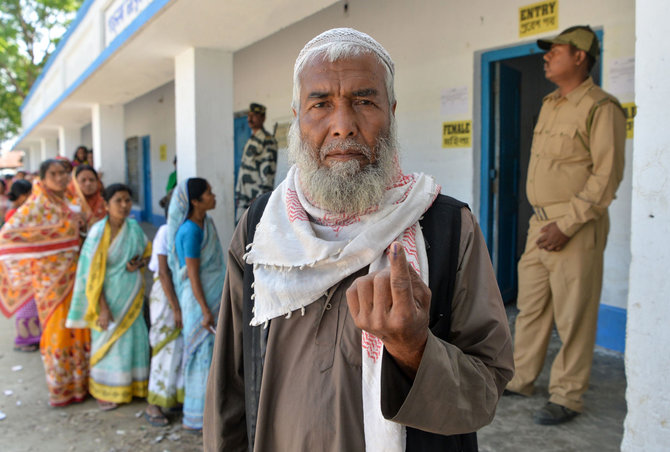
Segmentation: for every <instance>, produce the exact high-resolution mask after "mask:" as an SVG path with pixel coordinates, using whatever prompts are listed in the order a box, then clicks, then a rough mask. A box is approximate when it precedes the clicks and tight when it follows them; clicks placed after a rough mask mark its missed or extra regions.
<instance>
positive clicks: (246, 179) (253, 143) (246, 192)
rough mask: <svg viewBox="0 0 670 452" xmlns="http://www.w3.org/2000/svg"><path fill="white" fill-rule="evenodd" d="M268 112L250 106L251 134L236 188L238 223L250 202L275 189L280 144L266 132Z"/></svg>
mask: <svg viewBox="0 0 670 452" xmlns="http://www.w3.org/2000/svg"><path fill="white" fill-rule="evenodd" d="M265 110H266V108H265V107H264V106H263V105H261V104H257V103H252V104H250V105H249V114H248V116H247V121H248V122H249V127H251V132H252V133H251V137H250V138H249V141H247V144H245V145H244V151H243V152H242V162H241V163H240V170H239V173H238V176H237V185H236V186H235V222H237V221H239V219H240V217H241V216H242V214H243V213H244V211H245V210H247V207H249V204H251V201H253V200H254V199H256V198H257V197H258V196H260V195H262V194H263V193H265V192H268V191H272V190H273V189H274V184H275V172H276V171H277V140H275V137H274V136H272V135H270V134H269V133H268V131H267V130H265V129H264V128H263V123H264V122H265Z"/></svg>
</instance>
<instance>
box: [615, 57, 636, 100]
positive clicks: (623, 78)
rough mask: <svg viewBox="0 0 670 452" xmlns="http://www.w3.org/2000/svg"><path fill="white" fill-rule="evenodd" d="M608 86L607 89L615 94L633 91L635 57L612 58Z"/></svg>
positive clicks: (631, 92) (621, 94)
mask: <svg viewBox="0 0 670 452" xmlns="http://www.w3.org/2000/svg"><path fill="white" fill-rule="evenodd" d="M608 86H609V89H608V91H609V92H611V93H612V94H615V95H617V96H625V95H626V94H633V93H634V92H635V57H626V58H617V59H615V60H612V62H611V63H610V80H609V85H608Z"/></svg>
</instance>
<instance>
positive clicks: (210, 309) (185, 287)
mask: <svg viewBox="0 0 670 452" xmlns="http://www.w3.org/2000/svg"><path fill="white" fill-rule="evenodd" d="M215 206H216V199H215V197H214V195H213V194H212V188H211V187H210V185H209V183H207V181H206V180H205V179H202V178H198V177H194V178H191V179H188V180H186V181H184V182H182V183H181V184H179V185H178V186H177V188H176V189H175V191H174V193H173V194H172V200H171V202H170V209H169V212H168V253H169V254H168V264H169V266H170V270H171V271H172V279H173V282H174V287H175V291H176V293H177V297H178V298H179V304H180V306H181V312H182V322H183V329H182V334H183V335H184V359H183V366H184V367H183V373H184V418H183V424H184V427H185V428H186V429H189V430H201V429H202V413H203V410H204V407H205V387H206V383H207V375H208V374H209V366H210V364H211V361H212V351H213V348H214V334H215V331H216V324H215V322H216V319H217V317H218V315H217V314H218V311H219V305H220V303H221V292H222V291H223V280H224V275H225V272H226V267H225V263H224V257H223V249H222V248H221V244H220V242H219V236H218V234H217V232H216V228H215V226H214V222H213V221H212V219H211V218H210V217H209V216H208V215H207V211H208V210H211V209H213V208H214V207H215Z"/></svg>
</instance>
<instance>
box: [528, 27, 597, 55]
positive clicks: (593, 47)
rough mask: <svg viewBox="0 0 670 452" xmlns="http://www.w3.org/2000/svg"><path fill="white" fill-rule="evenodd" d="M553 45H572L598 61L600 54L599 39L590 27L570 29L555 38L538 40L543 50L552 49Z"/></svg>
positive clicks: (538, 44)
mask: <svg viewBox="0 0 670 452" xmlns="http://www.w3.org/2000/svg"><path fill="white" fill-rule="evenodd" d="M552 44H570V45H572V46H574V47H575V48H576V49H579V50H583V51H584V52H586V53H587V54H588V55H591V57H593V59H594V60H597V59H598V54H599V53H600V43H599V42H598V37H597V36H596V34H595V33H594V32H593V30H591V27H589V26H588V25H577V26H574V27H570V28H567V29H565V30H563V31H562V32H561V34H559V35H558V36H555V37H553V38H549V39H538V40H537V46H538V47H539V48H541V49H542V50H549V49H551V45H552Z"/></svg>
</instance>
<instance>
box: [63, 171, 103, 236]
mask: <svg viewBox="0 0 670 452" xmlns="http://www.w3.org/2000/svg"><path fill="white" fill-rule="evenodd" d="M68 190H70V192H72V193H73V194H74V195H75V196H77V197H78V198H79V200H80V204H81V214H82V217H83V219H84V222H85V223H86V227H85V228H84V231H83V232H84V235H85V232H86V231H87V230H88V229H90V228H91V226H93V225H94V224H95V223H97V222H98V221H100V220H102V219H103V218H105V215H107V209H105V200H104V199H103V198H102V183H101V182H100V178H98V173H97V172H96V171H95V170H94V169H93V167H92V166H88V165H86V164H81V165H79V166H77V167H76V168H75V170H74V177H73V178H72V181H70V184H69V185H68Z"/></svg>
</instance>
